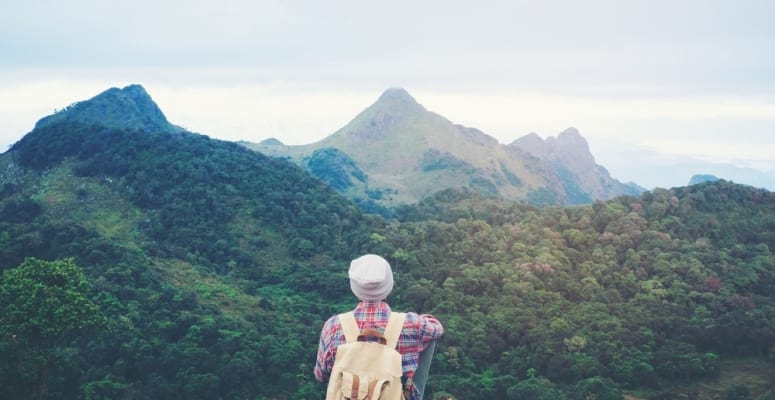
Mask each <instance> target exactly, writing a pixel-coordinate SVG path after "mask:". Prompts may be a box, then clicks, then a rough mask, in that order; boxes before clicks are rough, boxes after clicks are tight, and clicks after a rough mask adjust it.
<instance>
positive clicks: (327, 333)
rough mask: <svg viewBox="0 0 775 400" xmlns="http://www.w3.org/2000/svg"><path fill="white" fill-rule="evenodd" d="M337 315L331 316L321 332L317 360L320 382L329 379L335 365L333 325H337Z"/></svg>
mask: <svg viewBox="0 0 775 400" xmlns="http://www.w3.org/2000/svg"><path fill="white" fill-rule="evenodd" d="M335 320H336V317H331V318H329V320H328V321H326V323H325V324H323V329H322V330H321V332H320V343H319V344H318V354H317V358H316V360H315V379H317V380H318V382H325V381H327V380H328V376H329V375H330V374H331V369H332V368H333V366H334V352H335V351H336V349H335V348H334V346H333V345H332V342H333V333H334V329H333V327H334V326H335V325H336V324H335V322H336V321H335Z"/></svg>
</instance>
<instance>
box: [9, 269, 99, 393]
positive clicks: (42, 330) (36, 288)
mask: <svg viewBox="0 0 775 400" xmlns="http://www.w3.org/2000/svg"><path fill="white" fill-rule="evenodd" d="M90 290H91V285H90V284H89V282H88V280H87V279H86V277H85V276H84V274H83V271H82V270H81V268H80V267H78V266H77V265H76V264H75V262H74V261H73V259H66V260H59V261H51V262H48V261H43V260H37V259H34V258H29V259H27V260H25V261H24V262H23V263H22V264H21V265H19V266H18V267H16V268H11V269H6V270H5V271H3V274H2V276H1V277H0V304H2V305H3V313H2V315H0V348H2V350H3V354H4V357H3V361H2V362H0V383H2V386H3V387H4V390H6V391H7V393H8V394H10V393H14V395H15V396H16V397H17V398H44V397H45V395H46V386H47V384H48V373H49V369H50V368H51V367H52V363H53V362H54V360H52V359H53V358H54V357H53V353H54V349H53V346H54V345H55V342H56V340H57V339H59V338H60V337H62V336H64V335H69V334H71V333H72V332H73V331H77V330H83V329H84V328H88V327H94V326H101V325H103V324H104V317H103V316H102V313H101V312H100V309H99V306H98V305H97V304H96V303H94V302H93V301H92V300H91V299H90V298H89V297H88V295H89V292H90Z"/></svg>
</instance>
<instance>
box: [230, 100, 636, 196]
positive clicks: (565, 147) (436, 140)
mask: <svg viewBox="0 0 775 400" xmlns="http://www.w3.org/2000/svg"><path fill="white" fill-rule="evenodd" d="M535 138H536V139H538V142H539V145H537V146H522V145H520V144H521V143H522V142H521V141H519V140H518V141H515V142H514V143H512V144H511V145H508V146H504V145H501V144H500V143H498V141H497V140H496V139H494V138H493V137H491V136H489V135H487V134H486V133H484V132H481V131H479V130H477V129H474V128H468V127H464V126H461V125H456V124H454V123H452V122H451V121H449V120H447V119H446V118H444V117H442V116H441V115H438V114H435V113H433V112H430V111H428V110H426V109H425V108H424V107H423V106H422V105H421V104H419V103H418V102H417V101H416V100H415V99H414V98H413V97H412V96H411V95H410V94H409V93H408V92H407V91H406V90H404V89H401V88H391V89H388V90H387V91H385V92H384V93H383V94H382V95H381V96H380V97H379V99H378V100H377V101H376V102H375V103H374V104H373V105H371V106H370V107H368V108H366V109H365V110H364V111H363V112H361V113H360V114H359V115H358V116H356V117H355V118H354V119H353V120H352V121H351V122H350V123H348V124H347V125H346V126H345V127H343V128H341V129H340V130H338V131H336V132H334V133H333V134H331V135H330V136H328V137H326V138H324V139H323V140H321V141H319V142H316V143H312V144H309V145H300V146H285V145H283V144H282V143H281V142H279V141H278V140H276V139H275V140H266V141H263V142H261V143H258V144H255V143H243V145H245V146H247V147H249V148H251V149H254V150H257V151H261V152H263V153H265V154H267V155H271V156H276V157H288V158H289V159H290V160H292V161H294V162H296V163H297V164H299V165H301V166H302V167H305V168H307V169H308V170H309V168H308V167H306V162H307V161H306V160H308V159H309V158H310V157H313V156H314V154H315V152H317V151H320V150H322V149H326V148H335V149H337V150H339V151H341V152H343V153H344V154H346V155H347V156H348V157H349V158H350V159H352V160H353V161H354V162H355V164H356V165H357V166H358V168H359V169H360V170H361V171H363V173H364V174H365V175H366V176H367V179H365V180H361V182H362V183H358V182H352V184H351V185H350V186H349V187H346V188H340V189H338V190H339V191H340V193H343V194H344V195H345V196H347V197H348V198H350V199H352V200H354V201H359V200H363V199H366V200H369V201H373V202H375V203H377V204H379V205H380V206H382V207H387V208H392V207H396V206H399V205H406V204H411V203H415V202H417V201H420V200H422V199H423V198H425V197H427V196H430V195H431V194H433V193H434V192H437V191H441V190H444V189H448V188H460V187H469V188H472V189H474V190H476V191H478V192H480V193H483V194H486V195H490V196H497V197H501V198H505V199H509V200H522V201H528V202H531V203H533V204H539V205H545V204H558V205H564V204H584V203H590V202H592V201H594V200H598V199H609V198H612V197H615V196H618V195H622V194H637V193H640V191H639V190H638V189H637V188H634V187H632V186H629V185H624V184H622V183H620V182H618V181H616V180H615V179H613V178H611V177H610V175H609V174H608V171H606V170H605V168H603V167H601V166H598V165H597V164H596V163H595V161H594V158H593V157H592V154H591V153H590V152H589V147H588V145H587V143H586V140H584V138H583V137H581V135H580V134H578V131H576V130H573V129H571V130H568V131H566V132H563V133H562V134H560V135H559V136H558V139H556V140H555V139H554V138H551V137H550V138H548V139H547V142H546V143H547V144H544V142H543V141H541V140H540V138H538V137H537V136H535ZM539 147H546V148H547V149H548V148H551V149H554V150H558V151H554V150H553V151H549V150H546V151H536V150H537V149H538V148H539ZM331 168H332V169H337V166H336V165H333V164H332V165H331ZM313 175H316V174H315V173H314V172H313ZM328 175H330V173H329V174H328ZM316 176H318V175H316ZM342 180H348V179H347V178H342ZM373 193H378V194H379V196H374V195H373Z"/></svg>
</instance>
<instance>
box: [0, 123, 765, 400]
mask: <svg viewBox="0 0 775 400" xmlns="http://www.w3.org/2000/svg"><path fill="white" fill-rule="evenodd" d="M0 171H2V172H0V184H2V188H1V190H2V191H1V192H0V268H2V269H3V275H2V280H0V301H2V304H0V306H2V309H3V310H12V311H13V310H17V311H18V310H21V311H18V312H17V311H14V313H10V312H3V313H2V315H0V334H2V336H1V337H0V354H3V357H1V358H0V387H2V388H3V389H2V390H3V394H4V395H3V396H2V397H3V398H18V399H25V398H50V399H66V398H72V399H75V398H84V399H124V398H125V399H173V398H174V399H178V398H186V399H282V398H285V399H315V398H322V395H323V393H324V390H325V386H324V385H321V384H318V383H317V382H315V381H314V378H313V375H312V367H313V365H314V357H315V350H316V346H317V339H318V334H319V330H320V327H321V326H322V323H323V321H324V320H325V319H326V318H328V316H330V315H331V314H333V313H336V312H341V311H345V310H347V309H349V308H352V307H353V306H354V302H355V299H354V298H353V297H352V295H351V294H350V292H349V288H348V285H347V279H346V269H347V265H348V263H349V261H350V259H352V258H354V257H356V256H358V255H360V254H363V253H366V252H372V253H377V254H381V255H384V256H385V257H386V258H387V259H388V260H389V261H390V262H391V264H392V265H393V270H394V274H395V279H396V288H395V289H394V291H393V294H392V295H391V298H390V299H389V300H390V302H391V304H392V306H393V308H394V309H412V310H416V311H421V312H430V313H433V314H435V315H436V316H437V317H438V318H439V319H440V320H441V321H442V323H444V325H445V326H446V330H447V333H446V335H445V336H444V337H443V338H442V340H441V342H440V343H439V347H438V349H437V357H436V359H435V361H434V364H433V368H432V377H431V381H430V382H429V387H428V392H427V393H426V397H428V398H434V399H435V398H442V397H443V396H446V395H447V394H451V395H452V396H454V397H455V398H457V399H460V400H462V399H466V400H471V399H485V398H488V399H489V398H498V399H623V398H624V395H625V394H626V395H627V396H631V397H630V398H631V399H633V398H634V399H639V398H642V399H645V398H650V399H667V398H677V397H678V396H679V395H682V396H684V398H695V399H700V398H724V399H729V400H731V399H775V384H773V383H772V382H771V381H770V380H767V379H764V380H763V381H756V380H751V381H739V382H743V383H739V382H738V383H735V384H733V385H728V386H726V387H718V388H717V389H716V388H715V386H714V389H712V390H701V389H697V388H696V387H695V386H690V385H691V384H693V383H697V382H703V383H706V384H707V385H711V383H713V382H717V381H718V380H719V377H720V376H721V375H722V374H724V368H725V366H727V365H728V363H729V362H730V360H732V361H734V360H755V362H757V363H759V364H757V365H759V366H761V368H759V370H760V373H763V374H766V373H768V372H771V371H775V256H773V252H772V251H773V249H775V194H773V193H771V192H768V191H765V190H760V189H756V188H752V187H747V186H742V185H736V184H734V183H731V182H725V181H717V182H712V183H704V184H700V185H694V186H689V187H682V188H674V189H671V190H666V189H657V190H654V191H651V192H646V193H644V194H643V195H641V196H639V197H621V198H617V199H615V200H612V201H607V202H596V203H594V204H589V205H584V206H577V207H566V208H560V207H545V208H536V207H532V206H529V205H525V204H519V203H514V202H506V201H502V200H497V199H492V198H485V197H482V196H480V195H477V194H474V193H471V192H468V191H465V190H449V191H445V192H442V193H438V194H437V195H435V196H433V197H431V198H429V199H426V200H425V201H423V202H422V203H420V204H417V205H416V206H406V207H402V208H401V209H398V210H395V211H394V213H393V215H394V218H393V219H385V218H383V217H380V216H376V215H371V214H368V213H365V212H363V211H362V210H361V209H359V208H358V207H356V206H355V205H353V204H352V203H350V202H348V201H347V200H345V199H344V198H342V197H341V196H339V195H337V194H336V193H335V192H334V191H333V190H332V189H331V188H329V187H327V186H326V185H324V184H323V183H322V182H320V181H318V180H316V179H314V178H312V177H310V176H309V175H308V174H307V173H305V172H304V171H302V170H301V169H300V168H298V167H295V166H293V165H292V164H290V163H288V162H285V161H283V160H278V159H272V158H268V157H265V156H263V155H261V154H259V153H255V152H252V151H250V150H247V149H245V148H243V147H241V146H238V145H237V144H233V143H228V142H222V141H217V140H212V139H209V138H207V137H205V136H201V135H196V134H191V133H187V132H165V133H153V132H147V131H143V130H131V129H125V130H122V129H112V128H111V129H108V128H104V127H101V126H98V125H89V124H82V123H74V122H63V123H57V124H50V125H47V126H43V127H40V128H38V129H36V130H34V131H33V132H31V133H30V134H28V135H27V136H25V137H24V138H23V139H22V140H21V141H19V142H18V143H17V144H15V145H14V146H13V147H12V148H11V149H10V150H9V151H8V152H7V153H5V154H3V155H2V156H0ZM33 267H34V268H33ZM40 270H42V271H43V273H33V271H38V272H40ZM46 271H49V272H46ZM36 282H43V284H42V285H43V286H42V287H46V288H50V289H51V290H52V292H50V293H60V292H61V293H64V294H63V295H62V296H61V297H56V296H54V295H53V294H52V295H50V296H48V298H52V297H56V298H61V299H63V300H62V301H63V302H69V303H66V304H71V303H72V302H75V303H76V304H79V305H80V306H79V307H74V308H73V307H69V306H68V307H69V308H68V307H65V306H64V305H61V306H60V305H58V304H59V303H46V304H47V307H37V306H35V304H36V303H35V302H36V301H42V300H36V299H40V297H36V296H33V295H32V294H34V293H37V292H36V291H35V290H29V289H25V288H30V287H32V288H41V286H40V284H38V283H36ZM56 289H61V290H60V292H57V291H56ZM47 290H48V289H47ZM46 293H49V292H46ZM44 297H45V296H44ZM63 304H65V303H63ZM36 310H37V311H36ZM47 310H54V311H52V312H54V314H55V315H60V316H62V317H63V318H64V317H68V316H72V317H73V318H64V319H63V321H66V322H63V323H61V324H56V325H57V326H58V328H57V329H54V330H52V329H51V324H50V323H49V322H51V319H50V318H48V317H46V314H40V315H31V316H30V322H29V323H24V324H22V323H21V322H20V321H22V320H23V319H20V318H19V315H24V313H33V314H35V313H36V312H40V313H45V312H48V311H47ZM56 310H61V311H59V314H57V311H56ZM79 310H81V311H79ZM83 310H89V312H88V313H86V314H84V313H83V312H82V311H83ZM47 321H49V322H47ZM74 321H82V323H73V322H74ZM43 333H46V334H43ZM757 376H758V375H757ZM686 385H689V386H686ZM711 386H712V385H711ZM703 396H704V397H703Z"/></svg>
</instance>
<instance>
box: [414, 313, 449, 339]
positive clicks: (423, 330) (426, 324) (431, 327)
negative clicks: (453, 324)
mask: <svg viewBox="0 0 775 400" xmlns="http://www.w3.org/2000/svg"><path fill="white" fill-rule="evenodd" d="M419 325H420V326H419V336H420V343H423V344H426V343H428V342H430V341H432V340H436V339H438V338H440V337H441V335H443V334H444V326H442V325H441V322H439V320H437V319H436V317H434V316H433V315H430V314H420V324H419Z"/></svg>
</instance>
